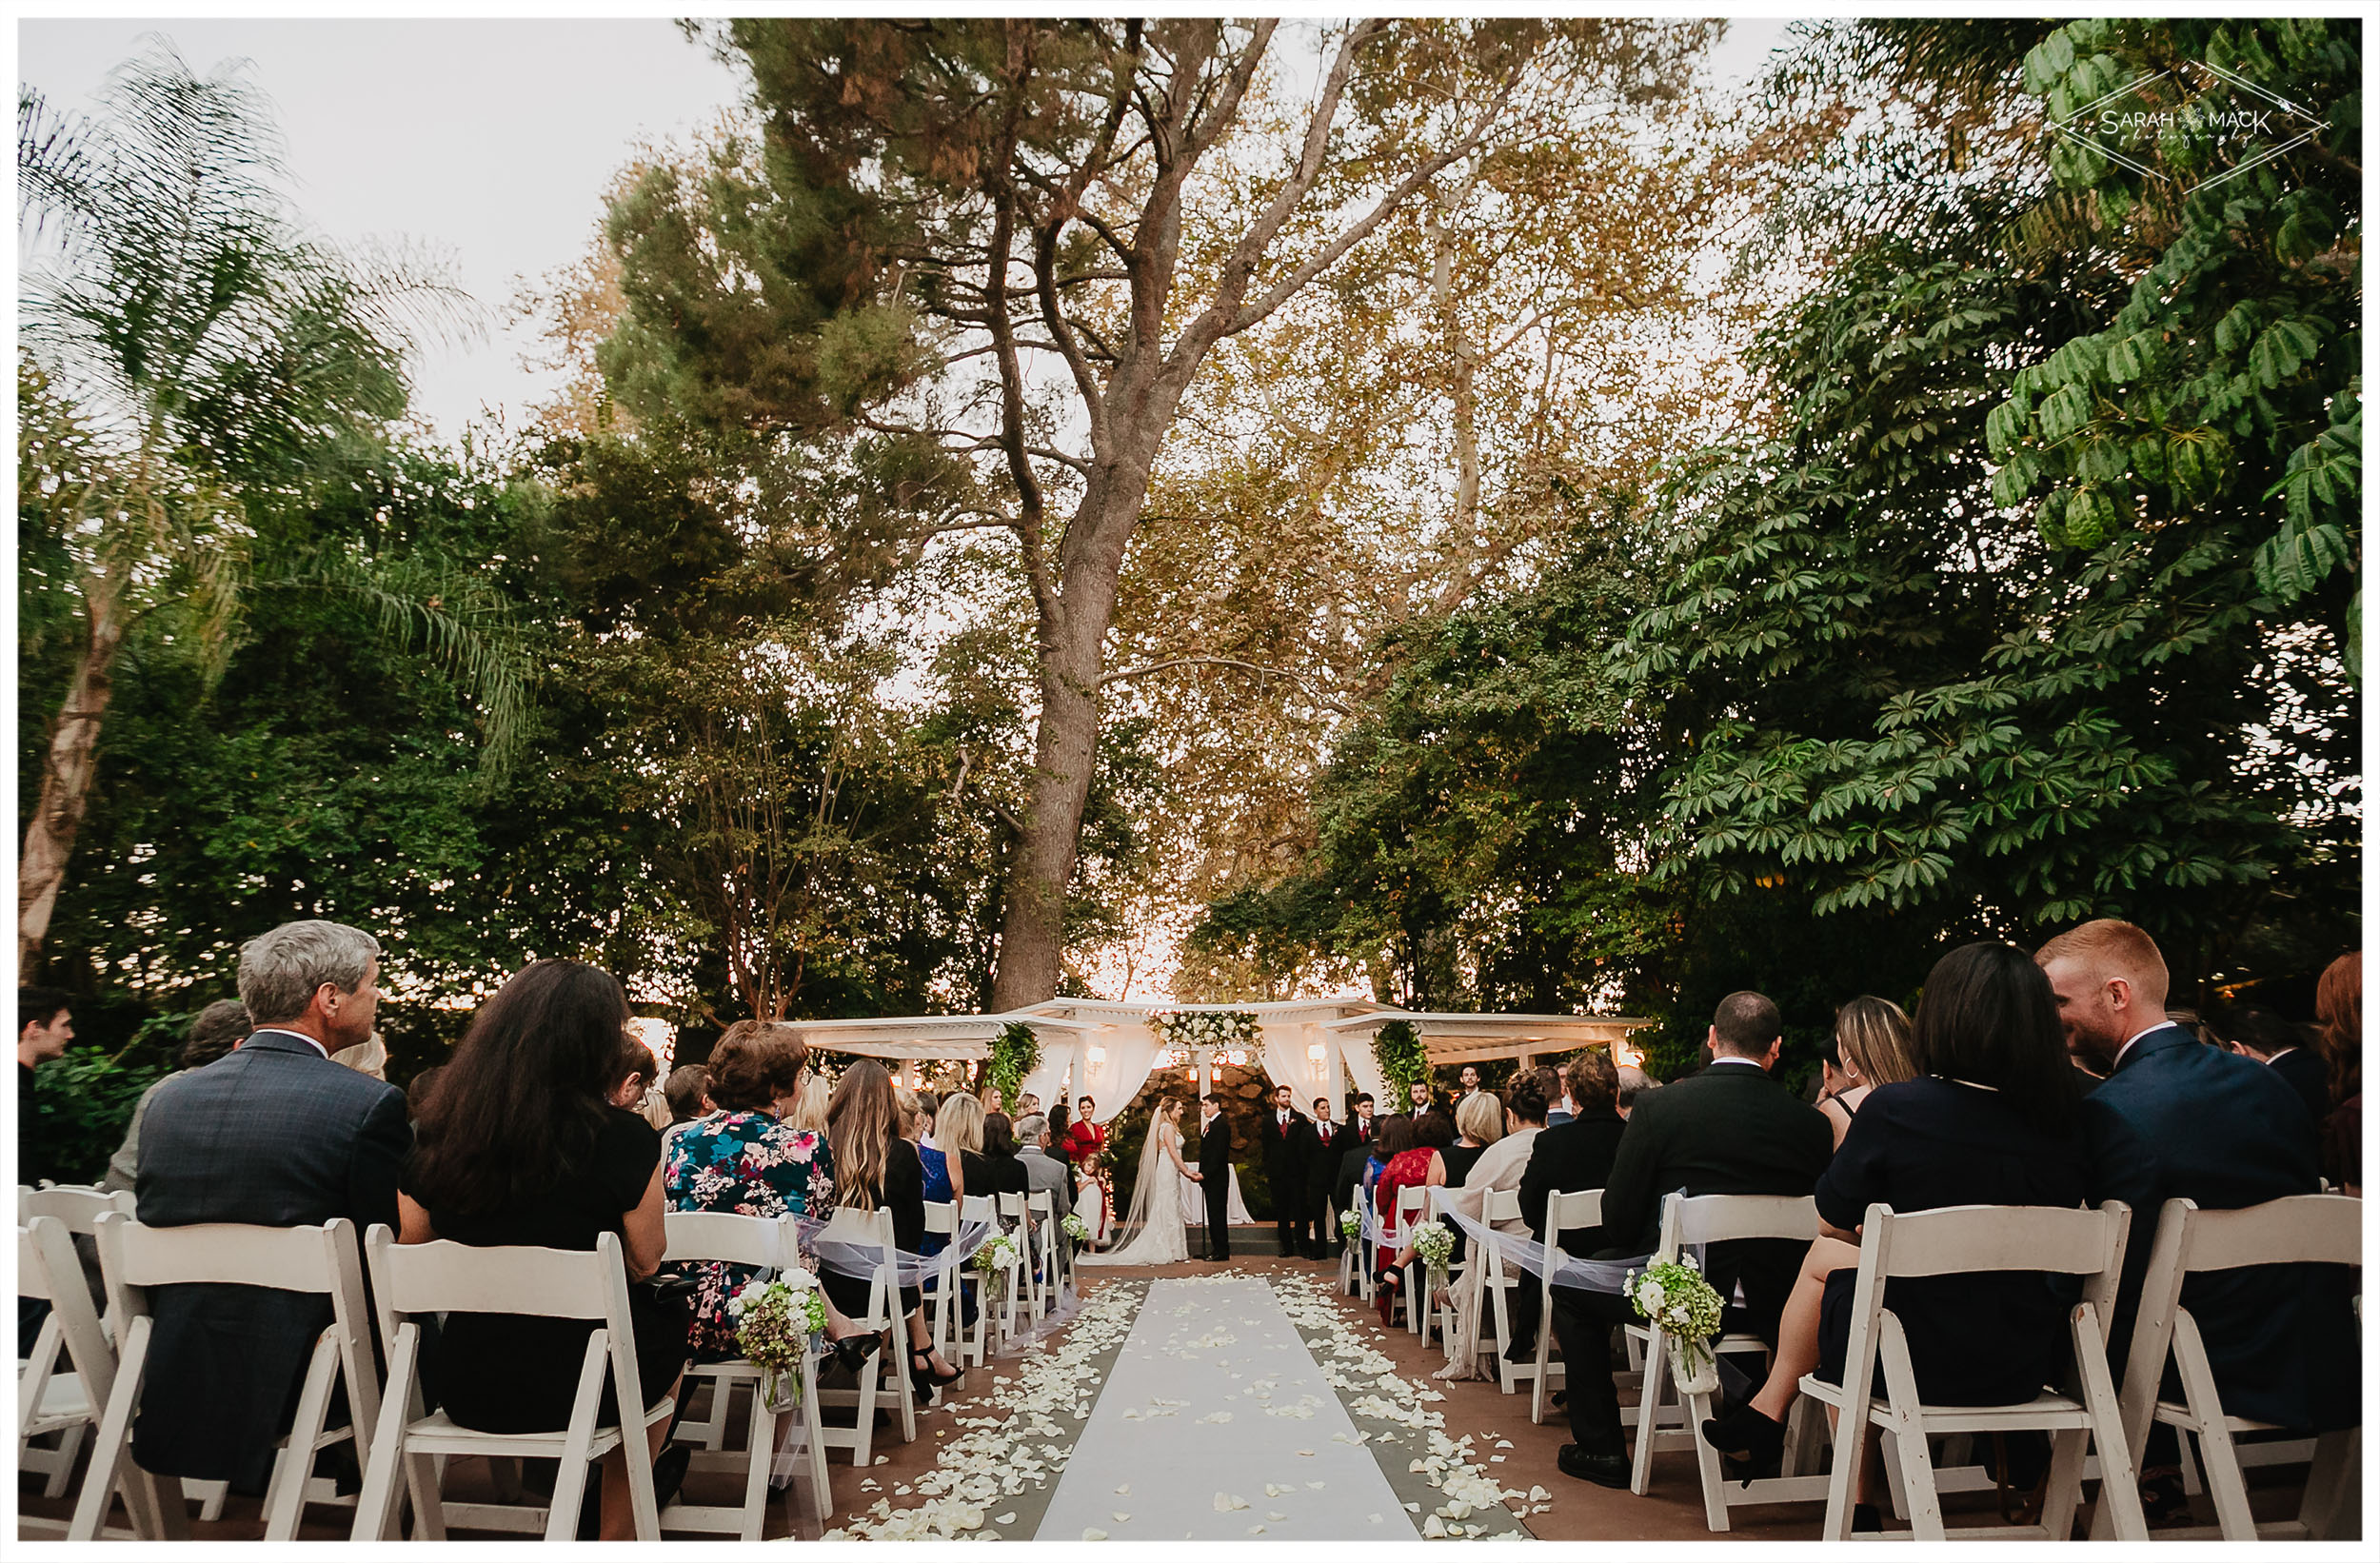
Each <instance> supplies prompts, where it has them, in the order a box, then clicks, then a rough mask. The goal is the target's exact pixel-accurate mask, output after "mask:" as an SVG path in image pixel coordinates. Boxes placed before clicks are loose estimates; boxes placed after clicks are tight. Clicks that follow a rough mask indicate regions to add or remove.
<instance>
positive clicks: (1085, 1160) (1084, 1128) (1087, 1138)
mask: <svg viewBox="0 0 2380 1563" xmlns="http://www.w3.org/2000/svg"><path fill="white" fill-rule="evenodd" d="M1096 1105H1097V1104H1096V1103H1094V1102H1093V1101H1092V1100H1091V1098H1088V1097H1084V1098H1081V1100H1080V1101H1078V1102H1076V1103H1075V1108H1076V1115H1077V1116H1076V1118H1075V1120H1074V1121H1073V1122H1072V1123H1069V1124H1068V1125H1066V1141H1065V1144H1064V1146H1063V1147H1062V1148H1063V1149H1064V1151H1065V1153H1066V1159H1067V1160H1068V1161H1069V1162H1071V1163H1072V1164H1073V1166H1074V1170H1075V1188H1076V1191H1077V1196H1076V1199H1075V1209H1076V1211H1077V1212H1078V1213H1079V1214H1080V1215H1081V1217H1082V1218H1083V1219H1084V1220H1085V1221H1087V1222H1089V1223H1090V1227H1091V1240H1092V1241H1093V1242H1094V1243H1103V1242H1105V1241H1106V1240H1107V1224H1108V1221H1109V1220H1110V1219H1111V1205H1110V1201H1109V1199H1108V1195H1107V1178H1106V1176H1105V1172H1104V1170H1103V1169H1102V1168H1101V1166H1100V1157H1101V1154H1102V1153H1104V1152H1105V1151H1106V1149H1107V1130H1106V1128H1105V1127H1104V1126H1102V1125H1101V1124H1098V1123H1094V1122H1092V1121H1091V1114H1092V1112H1093V1111H1094V1109H1095V1107H1096ZM1093 1191H1096V1192H1097V1194H1098V1197H1097V1198H1096V1199H1094V1198H1092V1197H1090V1196H1091V1194H1092V1193H1093Z"/></svg>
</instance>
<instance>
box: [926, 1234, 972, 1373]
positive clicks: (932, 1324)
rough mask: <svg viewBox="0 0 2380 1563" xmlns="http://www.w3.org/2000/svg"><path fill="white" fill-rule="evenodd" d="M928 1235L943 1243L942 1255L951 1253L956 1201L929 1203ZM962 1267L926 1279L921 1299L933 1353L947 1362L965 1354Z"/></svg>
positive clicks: (946, 1267)
mask: <svg viewBox="0 0 2380 1563" xmlns="http://www.w3.org/2000/svg"><path fill="white" fill-rule="evenodd" d="M925 1235H926V1236H927V1237H941V1238H942V1251H943V1252H945V1253H946V1252H948V1250H949V1247H950V1241H951V1239H952V1238H954V1237H957V1236H958V1235H959V1202H958V1201H957V1200H955V1199H929V1200H927V1201H926V1204H925ZM961 1269H962V1267H961V1266H959V1265H956V1264H951V1265H945V1266H944V1267H942V1269H939V1270H936V1271H935V1272H934V1273H933V1274H932V1275H930V1276H926V1277H925V1279H924V1281H923V1283H922V1285H921V1287H920V1295H921V1296H922V1297H923V1298H924V1301H925V1309H926V1314H925V1318H926V1327H927V1330H928V1333H929V1335H931V1337H932V1339H933V1342H934V1350H935V1351H937V1352H939V1353H940V1354H942V1360H943V1361H945V1362H947V1361H950V1360H951V1359H952V1358H954V1357H957V1356H961V1355H962V1353H961V1351H960V1348H959V1340H960V1339H961V1338H962V1337H963V1335H964V1330H963V1329H962V1326H961V1324H960V1320H961V1318H962V1314H961V1312H960V1305H959V1288H960V1285H961V1275H960V1272H961Z"/></svg>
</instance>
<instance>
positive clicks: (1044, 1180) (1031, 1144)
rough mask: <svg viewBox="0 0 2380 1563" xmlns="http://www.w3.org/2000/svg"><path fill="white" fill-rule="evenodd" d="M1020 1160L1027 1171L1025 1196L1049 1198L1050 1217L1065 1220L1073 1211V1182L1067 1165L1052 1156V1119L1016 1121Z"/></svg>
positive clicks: (1038, 1118)
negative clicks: (1050, 1146) (1050, 1126)
mask: <svg viewBox="0 0 2380 1563" xmlns="http://www.w3.org/2000/svg"><path fill="white" fill-rule="evenodd" d="M1017 1160H1018V1161H1019V1162H1021V1164H1022V1165H1023V1167H1024V1186H1025V1190H1026V1192H1027V1193H1029V1194H1046V1195H1048V1196H1049V1208H1050V1213H1051V1214H1052V1215H1053V1216H1054V1217H1058V1218H1059V1219H1061V1220H1062V1219H1064V1218H1065V1217H1066V1215H1067V1214H1068V1213H1069V1212H1070V1211H1072V1210H1073V1209H1074V1199H1073V1194H1072V1191H1071V1190H1070V1189H1069V1187H1068V1185H1069V1184H1071V1183H1073V1181H1074V1179H1073V1178H1072V1177H1069V1176H1068V1175H1067V1172H1066V1164H1065V1163H1064V1162H1062V1161H1061V1160H1059V1159H1058V1158H1057V1157H1054V1156H1052V1155H1050V1154H1049V1119H1047V1118H1042V1117H1041V1115H1039V1114H1034V1115H1033V1116H1031V1117H1028V1118H1019V1119H1017Z"/></svg>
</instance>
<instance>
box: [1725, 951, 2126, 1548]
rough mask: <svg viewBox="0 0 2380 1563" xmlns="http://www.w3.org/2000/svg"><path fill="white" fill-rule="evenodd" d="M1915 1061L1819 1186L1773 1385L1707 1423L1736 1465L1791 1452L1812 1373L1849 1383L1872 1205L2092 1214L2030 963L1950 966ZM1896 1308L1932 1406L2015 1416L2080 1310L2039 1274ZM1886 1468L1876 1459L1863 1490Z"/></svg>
mask: <svg viewBox="0 0 2380 1563" xmlns="http://www.w3.org/2000/svg"><path fill="white" fill-rule="evenodd" d="M1911 1047H1912V1051H1913V1053H1914V1062H1915V1066H1916V1068H1917V1069H1918V1070H1919V1071H1920V1073H1919V1074H1918V1075H1917V1077H1916V1078H1913V1079H1907V1080H1900V1081H1897V1082H1894V1083H1890V1084H1884V1085H1878V1086H1876V1087H1875V1088H1874V1090H1873V1091H1871V1092H1870V1093H1869V1094H1868V1097H1867V1099H1866V1100H1865V1101H1863V1102H1862V1103H1861V1104H1860V1107H1859V1111H1858V1112H1857V1113H1855V1114H1854V1115H1853V1117H1852V1121H1851V1129H1850V1132H1849V1133H1848V1134H1847V1135H1846V1136H1845V1137H1844V1139H1843V1144H1842V1148H1841V1149H1840V1150H1838V1151H1837V1152H1835V1159H1834V1160H1833V1161H1832V1162H1830V1163H1829V1164H1828V1166H1827V1170H1826V1173H1825V1174H1824V1176H1822V1177H1820V1178H1819V1179H1818V1186H1817V1190H1816V1193H1817V1203H1818V1223H1819V1230H1820V1233H1821V1234H1822V1236H1821V1237H1819V1238H1818V1240H1817V1241H1816V1242H1815V1243H1814V1244H1812V1245H1811V1254H1810V1258H1809V1260H1808V1261H1807V1262H1806V1263H1805V1265H1804V1267H1803V1270H1802V1276H1801V1279H1800V1280H1799V1281H1798V1282H1796V1283H1795V1289H1794V1293H1793V1296H1792V1298H1791V1299H1790V1300H1789V1301H1788V1302H1787V1304H1786V1308H1785V1314H1784V1316H1783V1318H1782V1320H1781V1321H1780V1322H1779V1325H1778V1337H1777V1348H1776V1358H1775V1363H1774V1364H1773V1366H1772V1367H1771V1369H1770V1373H1769V1377H1768V1381H1767V1383H1765V1384H1764V1385H1763V1386H1762V1387H1761V1390H1760V1393H1759V1394H1758V1395H1755V1396H1754V1397H1753V1399H1752V1400H1751V1401H1750V1402H1749V1403H1748V1404H1746V1405H1744V1406H1741V1407H1738V1408H1736V1410H1735V1411H1734V1412H1732V1413H1730V1414H1729V1415H1726V1416H1724V1417H1720V1418H1716V1419H1714V1420H1711V1421H1707V1422H1705V1423H1703V1425H1702V1427H1703V1437H1704V1438H1705V1439H1706V1440H1707V1441H1708V1442H1710V1443H1711V1444H1712V1445H1713V1446H1714V1447H1715V1448H1717V1449H1718V1450H1720V1451H1721V1452H1723V1453H1725V1454H1733V1455H1735V1456H1736V1457H1738V1458H1748V1459H1750V1460H1752V1461H1753V1462H1754V1463H1755V1465H1764V1464H1765V1463H1766V1462H1767V1460H1768V1459H1769V1458H1771V1457H1774V1455H1775V1454H1776V1453H1777V1451H1779V1450H1780V1449H1781V1448H1782V1447H1783V1443H1784V1434H1785V1428H1784V1416H1785V1413H1786V1411H1787V1409H1788V1408H1790V1407H1791V1406H1792V1404H1793V1397H1794V1395H1795V1393H1796V1386H1797V1385H1798V1384H1799V1383H1800V1381H1801V1375H1802V1374H1803V1373H1805V1372H1808V1371H1810V1370H1811V1369H1813V1368H1815V1370H1816V1372H1817V1375H1818V1376H1819V1377H1820V1378H1821V1379H1824V1380H1826V1381H1828V1382H1830V1383H1840V1382H1841V1381H1842V1375H1843V1358H1844V1354H1845V1352H1846V1350H1847V1348H1848V1343H1849V1339H1850V1335H1851V1314H1852V1301H1853V1293H1854V1287H1855V1285H1856V1283H1857V1280H1858V1265H1859V1224H1860V1222H1861V1221H1862V1220H1863V1219H1865V1217H1866V1216H1867V1210H1868V1206H1870V1205H1871V1204H1884V1205H1890V1206H1891V1207H1892V1208H1893V1211H1894V1214H1895V1215H1901V1216H1906V1215H1910V1214H1913V1213H1914V1212H1917V1211H1925V1210H1941V1209H1945V1208H1948V1207H1950V1206H1954V1205H2053V1206H2061V1207H2066V1208H2070V1209H2071V1208H2073V1207H2074V1206H2077V1205H2080V1204H2081V1203H2082V1201H2083V1195H2084V1164H2083V1146H2082V1136H2081V1130H2080V1125H2079V1115H2078V1107H2077V1098H2076V1095H2075V1091H2074V1082H2073V1067H2072V1065H2071V1064H2070V1063H2069V1062H2068V1059H2067V1054H2066V1037H2065V1031H2064V1028H2063V1027H2062V1026H2061V1025H2060V1024H2059V1021H2058V1017H2057V999H2056V996H2055V995H2054V994H2053V992H2052V991H2051V989H2050V981H2049V979H2048V978H2046V977H2044V976H2043V975H2042V973H2041V968H2040V967H2039V966H2037V965H2035V964H2034V963H2033V958H2032V957H2031V956H2029V955H2027V954H2026V953H2025V952H2024V951H2022V950H2020V949H2017V948H2016V947H2015V946H2014V945H2013V944H1995V943H1983V944H1969V945H1966V946H1963V947H1962V948H1959V949H1956V950H1953V951H1952V952H1951V953H1950V954H1949V955H1946V956H1944V957H1943V958H1942V959H1941V960H1939V961H1937V962H1935V963H1934V970H1933V972H1932V973H1931V974H1930V975H1928V977H1927V978H1926V986H1925V998H1924V1001H1923V1002H1922V1003H1921V1004H1920V1005H1919V1006H1918V1009H1917V1018H1916V1021H1915V1024H1914V1028H1913V1035H1912V1037H1911ZM1885 1300H1886V1304H1887V1306H1889V1307H1890V1308H1891V1309H1892V1310H1893V1312H1894V1315H1895V1316H1897V1317H1898V1318H1899V1319H1900V1322H1901V1328H1902V1330H1903V1332H1904V1333H1905V1334H1906V1335H1907V1337H1908V1340H1909V1356H1910V1366H1911V1367H1912V1369H1913V1370H1914V1374H1915V1376H1916V1380H1917V1391H1918V1394H1919V1395H1922V1396H1923V1397H1924V1399H1925V1400H1926V1401H1927V1402H1928V1403H1929V1404H1933V1405H1960V1406H2004V1405H2014V1404H2018V1403H2020V1402H2022V1401H2026V1400H2030V1399H2032V1398H2033V1396H2034V1395H2037V1394H2038V1393H2040V1391H2041V1389H2042V1386H2043V1385H2044V1384H2046V1383H2049V1382H2052V1381H2053V1380H2055V1379H2056V1378H2058V1377H2059V1376H2060V1375H2061V1373H2062V1371H2063V1368H2064V1364H2065V1360H2066V1355H2067V1343H2066V1306H2065V1303H2064V1302H2063V1301H2062V1300H2061V1298H2060V1297H2059V1296H2058V1294H2057V1293H2056V1292H2055V1291H2053V1288H2052V1285H2051V1282H2050V1280H2049V1278H2048V1277H2047V1276H2044V1275H2042V1274H2041V1273H2039V1272H2035V1271H1994V1272H1991V1273H1988V1274H1981V1275H1955V1276H1904V1277H1902V1278H1900V1279H1896V1280H1894V1281H1892V1282H1890V1283H1889V1284H1888V1286H1887V1288H1886V1293H1885ZM1879 1463H1880V1462H1877V1461H1869V1462H1866V1463H1865V1464H1864V1466H1863V1477H1864V1476H1866V1475H1870V1474H1874V1471H1875V1469H1876V1467H1877V1465H1878V1464H1879ZM1861 1495H1862V1496H1863V1497H1866V1496H1869V1494H1861ZM1862 1507H1866V1506H1865V1505H1864V1504H1863V1505H1862Z"/></svg>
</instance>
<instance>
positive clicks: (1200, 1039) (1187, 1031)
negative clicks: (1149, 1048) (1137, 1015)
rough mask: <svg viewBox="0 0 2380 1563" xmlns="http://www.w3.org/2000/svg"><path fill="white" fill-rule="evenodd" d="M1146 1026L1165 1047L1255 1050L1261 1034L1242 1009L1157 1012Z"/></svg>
mask: <svg viewBox="0 0 2380 1563" xmlns="http://www.w3.org/2000/svg"><path fill="white" fill-rule="evenodd" d="M1149 1024H1150V1025H1151V1026H1152V1027H1154V1028H1155V1029H1156V1032H1157V1035H1158V1037H1159V1038H1160V1039H1161V1040H1163V1042H1164V1043H1165V1045H1166V1046H1167V1047H1254V1046H1256V1045H1257V1039H1258V1038H1259V1036H1260V1035H1261V1032H1260V1029H1259V1027H1258V1025H1257V1023H1256V1017H1255V1016H1254V1015H1251V1014H1250V1013H1248V1012H1247V1011H1246V1010H1243V1009H1225V1010H1204V1009H1201V1010H1180V1009H1177V1010H1160V1011H1158V1012H1156V1013H1155V1014H1153V1015H1151V1016H1150V1017H1149Z"/></svg>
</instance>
